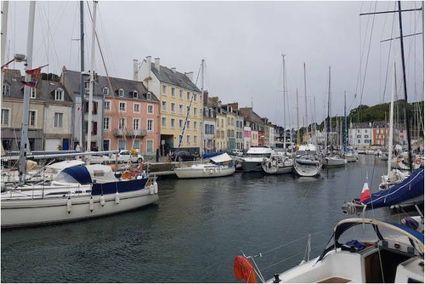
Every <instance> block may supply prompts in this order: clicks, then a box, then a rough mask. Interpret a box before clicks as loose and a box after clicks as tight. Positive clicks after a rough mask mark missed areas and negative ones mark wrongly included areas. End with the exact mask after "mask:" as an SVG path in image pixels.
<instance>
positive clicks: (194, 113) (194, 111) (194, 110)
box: [193, 107, 197, 116]
mask: <svg viewBox="0 0 425 284" xmlns="http://www.w3.org/2000/svg"><path fill="white" fill-rule="evenodd" d="M196 111H197V109H196V107H194V108H193V115H194V116H196Z"/></svg>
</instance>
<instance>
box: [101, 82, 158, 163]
mask: <svg viewBox="0 0 425 284" xmlns="http://www.w3.org/2000/svg"><path fill="white" fill-rule="evenodd" d="M109 82H110V83H109ZM99 85H100V86H101V88H102V92H103V95H104V103H103V108H104V116H103V149H104V150H123V149H127V150H130V149H136V150H138V151H139V152H140V153H142V154H144V155H147V156H153V155H155V153H156V150H157V149H159V147H160V116H159V100H158V98H157V97H156V96H155V95H154V94H153V93H151V92H149V91H148V90H147V89H146V87H145V86H144V85H143V83H142V82H138V81H133V80H126V79H120V78H109V80H107V78H106V77H100V78H99Z"/></svg>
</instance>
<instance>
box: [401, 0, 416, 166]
mask: <svg viewBox="0 0 425 284" xmlns="http://www.w3.org/2000/svg"><path fill="white" fill-rule="evenodd" d="M398 22H399V27H400V50H401V65H402V69H403V91H404V119H405V124H406V132H407V133H406V134H407V149H408V154H409V171H410V172H412V161H413V159H412V145H411V141H410V126H409V117H408V116H407V107H408V103H407V86H406V65H405V62H404V43H403V23H402V22H403V21H402V18H401V1H398Z"/></svg>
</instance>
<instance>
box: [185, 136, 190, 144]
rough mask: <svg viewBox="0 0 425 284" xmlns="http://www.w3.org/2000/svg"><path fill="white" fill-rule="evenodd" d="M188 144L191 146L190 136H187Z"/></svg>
mask: <svg viewBox="0 0 425 284" xmlns="http://www.w3.org/2000/svg"><path fill="white" fill-rule="evenodd" d="M186 143H187V144H190V135H187V136H186Z"/></svg>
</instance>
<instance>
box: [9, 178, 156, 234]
mask: <svg viewBox="0 0 425 284" xmlns="http://www.w3.org/2000/svg"><path fill="white" fill-rule="evenodd" d="M7 194H9V193H3V194H2V202H1V227H2V228H12V227H25V226H36V225H44V224H53V223H63V222H71V221H77V220H82V219H88V218H93V217H100V216H105V215H111V214H116V213H120V212H124V211H128V210H132V209H136V208H139V207H142V206H145V205H148V204H151V203H154V202H157V201H158V200H159V197H158V187H157V184H156V183H154V184H152V185H150V186H147V187H146V188H145V189H141V190H137V191H130V192H125V193H119V194H118V198H117V194H106V195H103V198H104V203H103V200H102V197H101V196H93V197H92V199H93V202H92V204H91V202H90V199H91V196H90V195H87V194H85V195H82V196H73V197H71V198H70V199H68V198H67V197H60V198H58V197H52V198H39V199H26V200H25V199H8V198H7ZM68 200H69V201H68ZM102 204H103V205H102Z"/></svg>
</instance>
